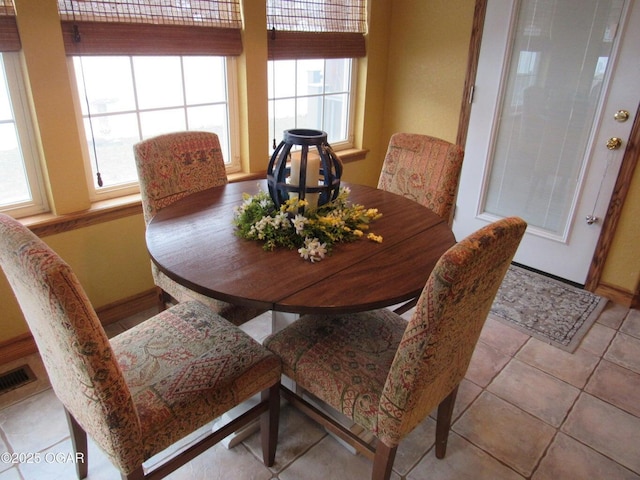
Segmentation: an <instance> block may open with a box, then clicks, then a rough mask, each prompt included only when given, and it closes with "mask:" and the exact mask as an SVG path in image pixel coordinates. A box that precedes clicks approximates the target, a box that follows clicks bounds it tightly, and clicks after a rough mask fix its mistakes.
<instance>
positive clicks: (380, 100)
mask: <svg viewBox="0 0 640 480" xmlns="http://www.w3.org/2000/svg"><path fill="white" fill-rule="evenodd" d="M15 3H16V10H17V13H18V17H19V21H18V26H19V28H20V31H21V38H22V42H23V45H24V57H25V65H26V67H27V69H28V77H29V78H28V81H29V85H30V86H31V95H32V99H33V102H34V111H35V113H36V115H37V126H36V127H37V130H38V131H39V132H40V141H41V147H42V151H43V154H44V158H45V160H46V164H47V165H48V168H47V170H46V172H47V174H48V175H47V177H48V180H49V183H50V187H51V191H53V194H54V206H55V208H56V211H57V212H58V213H70V212H74V211H81V210H83V209H86V208H87V207H88V205H89V199H88V193H87V190H86V187H85V186H84V183H83V182H84V171H83V168H84V166H83V163H82V160H81V158H80V152H81V145H80V138H81V134H80V133H79V132H78V129H77V128H76V122H77V119H76V118H75V117H74V110H73V107H72V104H73V100H72V98H71V86H70V82H69V77H68V73H67V64H66V60H65V57H64V55H63V50H61V36H60V31H59V28H58V19H57V14H56V0H38V2H34V1H32V0H15ZM244 3H245V5H250V8H248V9H247V7H245V9H246V12H245V20H246V26H247V31H246V32H244V34H243V40H244V42H245V43H244V45H245V53H244V54H243V55H242V56H241V57H240V59H239V60H238V62H239V72H240V74H239V77H240V78H239V79H238V90H239V96H240V100H241V108H242V111H241V125H242V131H243V133H242V135H241V146H242V147H241V155H242V159H241V161H242V165H243V166H244V167H245V168H246V169H249V170H251V171H261V170H264V169H265V167H266V160H267V159H266V155H265V153H264V152H263V151H262V149H263V146H264V145H265V144H267V139H268V126H267V122H266V116H267V106H266V101H265V98H266V91H267V87H266V81H267V80H266V78H267V75H266V61H265V60H266V34H265V32H264V30H263V29H262V26H263V25H264V7H259V8H258V7H257V6H256V4H258V3H259V4H260V5H263V2H256V1H253V0H252V1H249V0H245V2H244ZM369 3H370V6H369V9H370V30H369V36H368V38H367V51H368V56H367V58H365V59H361V60H359V65H360V71H359V77H358V88H359V91H360V96H359V98H358V100H357V106H356V109H357V112H356V120H355V122H356V138H355V141H356V145H357V146H358V147H361V148H364V149H367V150H368V155H367V157H366V159H365V160H361V161H356V162H352V163H348V164H347V165H346V166H345V179H346V180H348V181H352V182H360V183H365V184H368V185H375V184H376V182H377V178H378V174H379V171H380V166H381V165H382V160H383V157H384V153H385V151H386V145H387V142H388V139H389V136H390V135H391V134H392V133H394V132H396V131H411V132H418V133H428V134H431V135H435V136H439V137H442V138H445V139H448V140H452V141H453V140H455V137H456V133H457V122H458V114H459V108H460V104H461V98H462V87H463V82H464V76H465V69H466V62H467V49H468V44H469V37H470V33H471V21H472V18H473V11H474V0H429V1H424V0H371V1H370V2H369ZM639 176H640V173H638V172H636V175H635V180H634V186H633V191H632V199H633V200H632V204H631V205H628V206H625V211H624V215H623V221H622V222H621V225H620V228H619V234H618V235H617V236H616V242H615V245H614V251H613V252H612V254H611V255H610V259H609V261H608V262H607V267H606V270H605V275H606V281H607V282H608V283H611V284H612V285H616V286H618V287H620V288H622V289H625V290H628V291H629V292H633V291H634V290H635V288H636V286H637V284H638V276H639V275H638V272H639V271H640V266H638V261H639V260H640V255H639V254H638V245H637V238H639V235H638V233H639V232H638V227H637V226H636V225H637V222H633V221H632V220H633V219H634V218H637V216H638V215H639V214H640V201H638V200H639V198H638V192H639V191H640V185H639V184H638V183H639V180H638V177H639ZM44 240H45V241H46V242H47V243H49V244H50V245H51V246H52V247H53V248H54V249H55V250H56V251H58V252H59V253H60V254H61V256H62V257H63V258H64V259H65V260H67V262H69V263H70V264H71V266H72V268H74V270H75V271H76V273H77V275H78V277H79V278H80V281H81V282H82V283H83V285H84V287H85V289H86V290H87V293H88V295H89V298H90V299H91V301H92V302H93V304H94V306H95V307H101V306H104V305H107V304H110V303H114V302H117V301H118V300H120V299H123V298H127V297H130V296H134V295H136V294H138V293H141V292H144V291H146V290H148V289H149V288H151V287H152V286H153V284H152V280H151V274H150V269H149V260H148V257H147V254H146V249H145V245H144V222H143V220H142V215H141V214H140V215H134V216H131V217H126V218H122V219H118V220H113V221H109V222H106V223H103V224H99V225H93V226H91V227H86V228H80V229H77V230H73V231H70V232H66V233H61V234H57V235H52V236H48V237H45V238H44ZM629 252H631V253H629ZM12 296H13V294H12V293H11V291H10V289H9V287H8V285H7V284H6V281H5V279H4V278H3V276H0V298H1V299H2V300H3V309H2V317H1V319H0V324H1V325H2V328H1V329H0V343H2V342H3V341H7V340H10V339H12V338H13V337H15V336H17V335H20V334H23V333H26V332H27V331H28V330H27V327H26V324H25V323H24V320H23V319H22V316H21V314H20V311H19V309H18V307H17V305H16V304H15V301H14V300H13V299H12ZM0 360H1V359H0Z"/></svg>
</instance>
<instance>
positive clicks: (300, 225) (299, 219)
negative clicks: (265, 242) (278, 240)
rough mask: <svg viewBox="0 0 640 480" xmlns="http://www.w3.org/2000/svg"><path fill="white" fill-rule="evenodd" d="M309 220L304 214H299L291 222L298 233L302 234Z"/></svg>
mask: <svg viewBox="0 0 640 480" xmlns="http://www.w3.org/2000/svg"><path fill="white" fill-rule="evenodd" d="M308 222H309V219H308V218H307V217H305V216H304V215H300V214H297V215H296V216H295V217H293V218H292V219H291V223H292V224H293V226H294V227H295V229H296V233H297V234H298V235H302V231H303V230H304V226H305V225H306V224H307V223H308Z"/></svg>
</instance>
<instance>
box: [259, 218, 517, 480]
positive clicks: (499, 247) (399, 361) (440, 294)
mask: <svg viewBox="0 0 640 480" xmlns="http://www.w3.org/2000/svg"><path fill="white" fill-rule="evenodd" d="M525 228H526V223H525V222H524V221H523V220H521V219H519V218H517V217H511V218H506V219H502V220H499V221H497V222H495V223H493V224H490V225H488V226H486V227H484V228H482V229H480V230H478V231H477V232H475V233H473V234H471V235H470V236H468V237H467V238H465V239H464V240H462V241H460V242H458V243H457V244H455V245H454V246H453V247H451V248H450V249H449V250H448V251H447V252H445V253H444V255H443V256H442V257H441V258H440V260H439V261H438V263H437V264H436V266H435V268H434V270H433V271H432V273H431V275H430V276H429V279H428V280H427V283H426V285H425V287H424V289H423V292H422V294H421V296H420V299H419V301H418V305H417V308H416V311H415V313H414V314H413V316H412V318H411V319H410V320H409V322H407V321H405V320H404V319H403V318H402V317H400V316H398V315H397V314H395V313H393V312H391V311H389V310H376V311H371V312H365V313H354V314H348V315H339V316H331V315H318V314H312V315H305V316H302V317H301V318H300V319H299V320H297V321H296V322H294V323H293V324H291V325H289V326H287V327H285V328H284V329H282V330H280V331H279V332H277V333H275V334H273V335H272V336H270V337H268V338H267V339H266V340H265V341H264V342H263V344H264V345H265V346H266V347H267V348H268V349H270V350H271V351H272V352H274V353H275V354H277V355H278V356H279V357H281V358H282V362H283V374H284V375H286V376H288V377H290V378H291V379H292V380H293V381H294V382H295V384H296V386H297V387H298V388H300V389H302V395H300V393H301V392H298V393H293V392H291V391H289V390H287V389H285V388H282V389H281V390H282V392H281V393H282V394H283V396H284V397H285V398H287V399H289V400H290V402H291V403H292V404H293V405H295V406H298V407H299V408H300V409H301V410H302V411H303V412H305V413H307V414H308V415H309V416H311V418H313V419H315V420H317V421H318V422H320V423H321V424H323V425H324V426H325V427H326V428H327V429H328V430H329V431H331V432H333V433H335V434H336V435H337V436H339V437H341V438H342V439H343V440H345V441H346V442H348V443H349V444H350V445H352V446H353V447H354V448H356V449H357V450H358V451H359V452H361V453H363V454H364V455H366V456H367V457H368V458H372V459H373V474H372V477H371V478H373V479H388V478H389V477H390V475H391V469H392V467H393V462H394V458H395V454H396V449H397V448H398V444H399V443H400V441H401V440H402V439H403V438H404V437H405V436H406V435H408V434H409V433H410V432H411V431H412V430H413V429H414V428H415V427H416V426H417V425H418V424H419V423H421V422H422V421H423V420H424V419H425V418H426V417H427V415H429V414H430V412H431V411H432V410H433V409H434V407H438V411H437V426H436V440H435V454H436V457H437V458H443V457H444V455H445V451H446V447H447V438H448V434H449V427H450V424H451V418H452V412H453V407H454V403H455V399H456V394H457V391H458V386H459V384H460V382H461V380H462V379H463V378H464V376H465V373H466V371H467V368H468V366H469V362H470V360H471V355H472V353H473V350H474V348H475V346H476V343H477V341H478V337H479V335H480V331H481V329H482V327H483V324H484V322H485V319H486V317H487V315H488V313H489V310H490V308H491V304H492V302H493V299H494V297H495V295H496V292H497V290H498V287H499V286H500V284H501V282H502V279H503V277H504V275H505V273H506V271H507V268H508V267H509V264H510V263H511V259H512V257H513V255H514V253H515V251H516V249H517V247H518V245H519V243H520V240H521V238H522V235H523V234H524V231H525ZM298 388H296V390H297V389H298ZM305 391H306V392H305ZM308 394H310V395H311V397H310V398H311V399H314V401H315V399H319V400H320V401H322V402H324V403H325V404H326V405H328V406H329V407H332V408H333V409H335V410H337V411H338V412H339V413H340V414H343V415H344V416H346V417H347V419H349V420H350V421H352V422H353V423H354V424H355V426H359V427H363V428H364V429H365V431H369V432H371V433H372V434H373V435H374V437H375V443H376V446H375V447H374V446H372V445H370V444H369V443H367V442H365V441H363V440H361V437H359V436H356V435H354V434H353V433H352V431H351V430H350V428H351V427H354V425H344V424H340V423H336V422H335V421H334V420H333V419H332V417H330V416H328V415H327V414H326V413H325V412H323V410H319V409H318V408H316V407H315V406H314V405H313V404H312V403H311V402H309V401H307V400H308V399H309V395H308ZM305 396H306V398H304V397H305ZM355 430H357V429H355Z"/></svg>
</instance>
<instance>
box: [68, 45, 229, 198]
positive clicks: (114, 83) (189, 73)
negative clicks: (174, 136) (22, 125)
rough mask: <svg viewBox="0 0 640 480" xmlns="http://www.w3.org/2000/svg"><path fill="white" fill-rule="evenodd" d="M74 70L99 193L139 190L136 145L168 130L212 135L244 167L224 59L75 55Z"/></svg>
mask: <svg viewBox="0 0 640 480" xmlns="http://www.w3.org/2000/svg"><path fill="white" fill-rule="evenodd" d="M73 65H74V70H75V73H76V78H77V85H78V94H79V101H80V105H81V108H82V116H83V120H84V129H85V134H86V138H87V146H88V152H87V156H88V158H90V163H91V172H92V174H93V176H92V178H93V180H92V182H91V184H92V185H93V188H94V190H95V191H96V192H97V193H99V192H105V193H106V194H108V193H112V194H113V193H118V194H123V193H125V192H126V191H127V189H131V187H133V188H134V189H137V181H138V176H137V172H136V168H135V162H134V157H133V145H134V144H135V143H137V142H139V141H140V140H142V139H145V138H149V137H152V136H155V135H160V134H163V133H169V132H174V131H180V130H205V131H210V132H214V133H216V134H217V135H218V136H219V138H220V145H221V147H222V151H223V155H224V158H225V161H226V162H227V165H228V167H229V170H233V169H234V168H237V167H238V165H237V164H238V163H239V162H238V161H237V160H236V162H235V163H234V161H233V159H237V157H238V155H236V154H235V153H234V151H235V145H234V144H233V142H231V140H230V132H231V130H232V128H230V121H229V111H230V110H234V107H230V105H229V95H228V94H227V68H226V66H227V61H226V59H225V58H224V57H213V56H82V57H79V56H76V57H73ZM229 83H230V84H233V83H234V82H233V81H232V82H229ZM98 172H99V173H100V176H99V177H98ZM98 178H100V180H101V181H102V186H100V185H99V184H98ZM123 190H124V191H123ZM134 191H135V190H134Z"/></svg>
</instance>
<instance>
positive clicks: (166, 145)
mask: <svg viewBox="0 0 640 480" xmlns="http://www.w3.org/2000/svg"><path fill="white" fill-rule="evenodd" d="M133 152H134V156H135V159H136V167H137V169H138V178H139V180H140V194H141V197H142V207H143V211H144V220H145V223H149V221H151V219H152V218H153V217H154V215H155V214H156V213H158V211H159V210H162V209H163V208H165V207H167V206H169V205H171V204H172V203H173V202H175V201H176V200H179V199H181V198H182V197H185V196H187V195H189V194H191V193H195V192H199V191H200V190H205V189H207V188H211V187H217V186H220V185H224V184H225V183H227V173H226V171H225V166H224V159H223V157H222V151H221V150H220V142H219V140H218V136H217V135H216V134H215V133H211V132H176V133H167V134H164V135H159V136H157V137H153V138H149V139H146V140H143V141H142V142H140V143H137V144H136V145H134V147H133Z"/></svg>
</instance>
